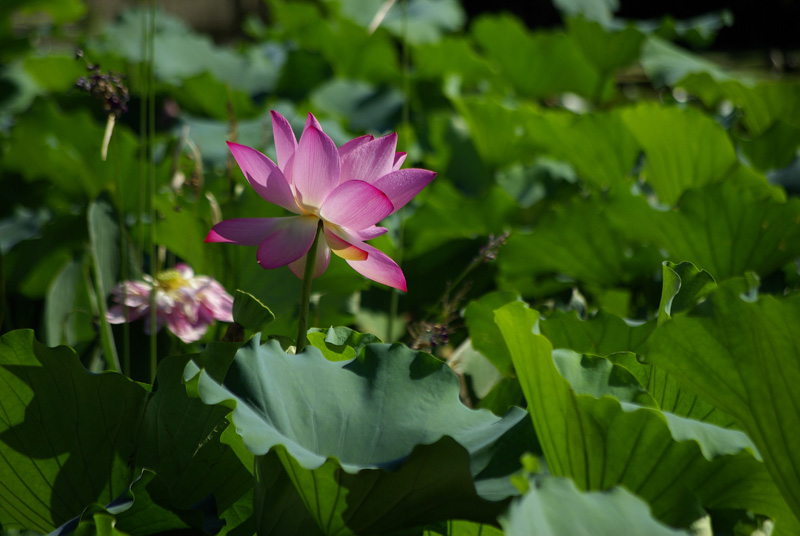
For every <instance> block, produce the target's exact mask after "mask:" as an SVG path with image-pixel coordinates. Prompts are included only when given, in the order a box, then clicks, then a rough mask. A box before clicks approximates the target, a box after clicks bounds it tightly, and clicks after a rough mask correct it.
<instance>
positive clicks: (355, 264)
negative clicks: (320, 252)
mask: <svg viewBox="0 0 800 536" xmlns="http://www.w3.org/2000/svg"><path fill="white" fill-rule="evenodd" d="M353 245H354V246H356V247H358V248H361V249H364V250H365V251H366V252H367V255H368V256H367V259H366V260H363V261H347V264H349V265H350V266H351V267H352V268H353V270H355V271H356V272H358V273H359V274H361V275H363V276H364V277H366V278H369V279H372V280H373V281H376V282H378V283H381V284H383V285H387V286H389V287H393V288H396V289H399V290H402V291H403V292H405V291H406V278H405V276H404V275H403V271H402V270H401V269H400V267H399V266H397V263H396V262H394V261H393V260H392V259H390V258H389V257H388V256H387V255H386V254H384V253H383V252H381V251H379V250H377V249H375V248H374V247H372V246H370V245H368V244H364V243H363V242H362V243H354V244H353Z"/></svg>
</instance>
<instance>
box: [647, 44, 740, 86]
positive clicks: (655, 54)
mask: <svg viewBox="0 0 800 536" xmlns="http://www.w3.org/2000/svg"><path fill="white" fill-rule="evenodd" d="M641 63H642V67H643V68H644V72H645V74H647V76H648V78H650V80H651V81H652V82H653V83H654V84H656V85H668V86H674V85H675V84H676V83H677V82H678V81H679V80H681V79H683V78H684V77H685V76H687V75H689V74H692V73H707V74H708V76H710V77H711V78H713V79H714V80H719V81H722V80H727V79H729V78H730V76H729V75H728V74H726V73H725V72H724V71H723V70H722V68H721V67H720V66H718V65H716V64H714V63H711V62H710V61H708V60H705V59H703V58H701V57H699V56H696V55H694V54H692V53H691V52H689V51H688V50H685V49H682V48H680V47H678V46H676V45H673V44H672V43H669V42H668V41H664V40H663V39H659V38H658V37H655V36H649V37H648V38H647V40H646V41H645V42H644V45H643V46H642V57H641Z"/></svg>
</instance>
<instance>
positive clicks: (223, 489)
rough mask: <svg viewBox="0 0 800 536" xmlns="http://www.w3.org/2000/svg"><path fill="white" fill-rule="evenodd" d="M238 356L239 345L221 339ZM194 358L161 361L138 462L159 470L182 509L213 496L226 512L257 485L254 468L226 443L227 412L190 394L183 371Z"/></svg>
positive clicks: (145, 415) (176, 502) (137, 455)
mask: <svg viewBox="0 0 800 536" xmlns="http://www.w3.org/2000/svg"><path fill="white" fill-rule="evenodd" d="M218 345H219V347H221V348H225V349H226V350H223V351H228V352H230V354H231V355H232V353H233V352H234V351H235V349H236V347H235V345H232V344H231V345H226V344H221V343H218ZM187 361H188V359H187V358H186V357H169V358H166V359H164V360H163V361H161V363H160V364H159V367H158V375H157V377H156V384H155V393H154V395H153V397H152V399H151V400H150V402H149V404H148V405H147V410H146V412H145V414H144V419H143V421H142V425H141V431H140V437H139V449H138V450H137V453H136V464H137V465H138V466H140V467H145V468H147V469H149V470H151V471H154V472H155V473H156V474H158V476H159V478H160V479H161V480H162V482H163V485H164V486H165V487H166V488H167V489H169V491H170V497H171V498H172V503H173V504H174V506H175V507H177V508H184V509H185V508H189V507H191V506H192V505H194V504H196V503H199V502H201V501H203V500H207V499H208V498H209V496H211V495H213V498H214V503H215V504H216V507H217V509H218V511H219V512H220V513H221V512H223V511H224V510H226V509H227V508H228V507H230V506H231V505H233V504H234V503H235V502H236V501H237V499H239V498H240V497H241V496H242V495H243V494H244V493H245V492H246V491H247V490H248V489H250V488H251V487H252V476H251V474H250V470H249V468H246V467H244V466H243V465H242V463H241V462H240V461H239V458H238V457H237V456H236V454H235V453H234V452H233V450H232V449H231V448H230V447H229V446H228V445H225V444H223V443H222V442H221V441H220V436H221V435H222V433H223V432H224V430H225V429H226V427H227V426H228V422H227V421H226V419H225V416H226V415H227V413H228V412H227V411H226V410H225V409H224V408H220V407H217V406H208V405H206V404H203V403H202V402H201V401H200V400H198V399H196V398H190V397H188V396H187V394H186V388H185V387H184V386H183V384H182V382H181V373H182V371H183V369H184V368H185V365H186V363H187Z"/></svg>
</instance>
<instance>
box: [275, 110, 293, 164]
mask: <svg viewBox="0 0 800 536" xmlns="http://www.w3.org/2000/svg"><path fill="white" fill-rule="evenodd" d="M270 114H271V115H272V137H273V139H274V140H275V153H276V155H277V157H278V167H279V168H281V171H286V162H287V161H288V160H289V157H290V156H292V155H293V154H294V151H295V150H296V149H297V139H296V138H295V137H294V131H293V130H292V126H291V125H290V124H289V121H287V120H286V118H285V117H283V116H282V115H281V114H279V113H278V112H275V111H271V112H270Z"/></svg>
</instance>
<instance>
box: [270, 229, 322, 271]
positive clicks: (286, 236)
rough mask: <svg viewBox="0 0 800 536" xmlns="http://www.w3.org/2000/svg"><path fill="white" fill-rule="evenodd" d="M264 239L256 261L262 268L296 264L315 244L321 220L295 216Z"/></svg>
mask: <svg viewBox="0 0 800 536" xmlns="http://www.w3.org/2000/svg"><path fill="white" fill-rule="evenodd" d="M284 219H287V220H291V221H290V222H288V223H287V224H286V225H283V226H281V227H278V228H277V229H275V231H273V232H272V233H271V234H270V235H269V236H267V237H266V238H264V240H263V241H262V242H261V244H260V245H259V246H258V252H257V253H256V259H257V260H258V264H259V265H260V266H261V267H262V268H267V269H270V268H278V267H280V266H286V265H287V264H289V263H290V262H294V261H296V260H297V259H299V258H300V257H302V256H303V255H305V254H306V253H308V249H309V248H310V247H311V243H312V242H314V235H315V234H316V232H317V224H318V223H319V219H317V218H316V217H314V216H295V217H293V218H284Z"/></svg>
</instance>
